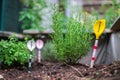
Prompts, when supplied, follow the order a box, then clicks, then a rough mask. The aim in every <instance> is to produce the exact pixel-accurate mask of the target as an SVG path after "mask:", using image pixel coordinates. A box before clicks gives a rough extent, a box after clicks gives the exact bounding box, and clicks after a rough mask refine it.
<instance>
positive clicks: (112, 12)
mask: <svg viewBox="0 0 120 80" xmlns="http://www.w3.org/2000/svg"><path fill="white" fill-rule="evenodd" d="M111 1H112V5H111V6H110V7H109V8H108V6H107V5H103V7H102V9H103V8H106V9H107V10H106V11H105V13H104V14H103V18H104V19H106V27H107V28H110V27H111V26H112V24H113V22H114V21H115V20H116V19H117V18H118V17H119V15H120V13H119V9H120V3H118V2H117V1H116V0H111Z"/></svg>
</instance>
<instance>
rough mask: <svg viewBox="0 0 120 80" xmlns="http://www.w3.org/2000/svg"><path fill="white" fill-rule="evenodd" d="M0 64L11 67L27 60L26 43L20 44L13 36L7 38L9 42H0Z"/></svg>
mask: <svg viewBox="0 0 120 80" xmlns="http://www.w3.org/2000/svg"><path fill="white" fill-rule="evenodd" d="M0 47H1V48H0V62H2V63H4V64H5V65H8V66H11V65H13V64H14V63H15V62H17V63H19V64H22V65H23V64H24V63H25V62H26V61H27V60H28V58H29V51H28V49H27V46H26V42H20V41H19V40H18V39H16V38H15V37H13V36H10V37H9V41H7V40H1V41H0Z"/></svg>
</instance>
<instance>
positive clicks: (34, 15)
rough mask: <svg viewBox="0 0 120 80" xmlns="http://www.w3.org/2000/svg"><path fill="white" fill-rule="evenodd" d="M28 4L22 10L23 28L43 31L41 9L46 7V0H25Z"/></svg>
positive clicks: (20, 18)
mask: <svg viewBox="0 0 120 80" xmlns="http://www.w3.org/2000/svg"><path fill="white" fill-rule="evenodd" d="M23 3H24V5H25V6H26V7H25V8H23V10H22V11H21V12H20V17H19V21H22V28H23V29H37V30H40V31H42V30H43V27H42V26H40V23H41V21H42V14H41V11H42V10H43V9H44V8H45V7H46V3H45V1H44V0H24V1H23Z"/></svg>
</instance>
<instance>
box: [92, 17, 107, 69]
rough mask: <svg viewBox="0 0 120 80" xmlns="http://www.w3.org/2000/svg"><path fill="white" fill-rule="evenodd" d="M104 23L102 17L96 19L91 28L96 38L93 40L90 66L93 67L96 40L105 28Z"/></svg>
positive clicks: (96, 45)
mask: <svg viewBox="0 0 120 80" xmlns="http://www.w3.org/2000/svg"><path fill="white" fill-rule="evenodd" d="M105 23H106V21H105V20H104V19H102V20H97V21H96V22H95V23H94V28H93V29H94V33H95V36H96V40H95V44H94V48H93V53H92V58H91V63H90V68H93V66H94V61H95V56H96V51H97V47H98V40H99V38H100V36H101V35H102V33H103V32H104V30H105Z"/></svg>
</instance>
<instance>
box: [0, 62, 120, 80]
mask: <svg viewBox="0 0 120 80" xmlns="http://www.w3.org/2000/svg"><path fill="white" fill-rule="evenodd" d="M0 80H120V61H117V62H113V63H112V64H110V65H95V66H94V68H92V69H90V68H89V67H88V66H85V65H81V64H78V65H69V64H62V63H53V62H42V63H41V64H38V63H33V64H32V68H31V73H28V69H27V67H20V66H15V67H12V68H1V69H0Z"/></svg>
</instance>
